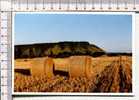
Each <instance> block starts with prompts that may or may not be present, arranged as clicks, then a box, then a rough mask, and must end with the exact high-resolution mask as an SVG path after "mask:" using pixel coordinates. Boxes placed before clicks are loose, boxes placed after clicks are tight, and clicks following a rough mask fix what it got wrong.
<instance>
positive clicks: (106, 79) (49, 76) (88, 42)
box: [12, 12, 133, 95]
mask: <svg viewBox="0 0 139 100" xmlns="http://www.w3.org/2000/svg"><path fill="white" fill-rule="evenodd" d="M132 23H133V15H132V14H105V13H102V14H100V13H98V14H97V13H89V12H88V13H77V12H75V13H64V12H63V13H16V14H15V15H14V17H13V55H12V56H13V59H12V60H13V61H12V62H13V64H12V69H13V70H12V73H13V74H12V75H13V76H12V77H13V80H12V81H13V92H14V93H17V94H24V93H25V94H29V93H31V94H37V93H40V94H41V93H42V94H46V95H47V93H50V94H51V93H57V94H58V93H60V94H65V95H66V93H73V94H74V93H78V95H80V94H82V93H83V95H86V94H88V93H90V94H91V95H93V94H94V93H97V94H100V93H121V94H122V93H133V79H132V78H133V77H132V76H133V66H132V62H133V61H132V58H133V46H132V35H133V28H132Z"/></svg>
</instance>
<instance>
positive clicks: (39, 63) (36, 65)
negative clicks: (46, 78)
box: [31, 57, 47, 76]
mask: <svg viewBox="0 0 139 100" xmlns="http://www.w3.org/2000/svg"><path fill="white" fill-rule="evenodd" d="M46 59H47V57H43V58H33V60H32V62H31V75H33V76H36V75H42V74H45V70H44V64H45V62H46Z"/></svg>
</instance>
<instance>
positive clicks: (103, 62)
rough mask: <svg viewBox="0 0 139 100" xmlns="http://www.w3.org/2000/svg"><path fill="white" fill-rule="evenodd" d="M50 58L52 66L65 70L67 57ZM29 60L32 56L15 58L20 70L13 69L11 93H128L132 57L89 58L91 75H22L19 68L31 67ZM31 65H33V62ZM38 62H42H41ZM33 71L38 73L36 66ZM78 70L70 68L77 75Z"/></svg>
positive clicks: (41, 59) (28, 68)
mask: <svg viewBox="0 0 139 100" xmlns="http://www.w3.org/2000/svg"><path fill="white" fill-rule="evenodd" d="M43 59H44V58H38V59H37V61H38V63H41V62H40V61H42V62H43ZM53 61H54V62H55V63H56V64H57V65H56V67H55V69H58V70H62V71H65V72H67V73H68V70H69V69H68V68H69V67H68V64H69V62H68V60H67V58H55V59H54V58H53ZM31 62H32V59H16V60H15V69H16V68H17V69H20V72H19V71H15V72H14V92H90V93H96V92H112V93H115V92H118V93H119V92H120V93H121V92H132V57H130V56H116V57H108V56H103V57H96V58H93V57H92V58H91V62H92V63H91V68H89V74H91V77H89V78H88V77H86V76H78V77H70V76H67V75H61V74H54V75H53V76H52V77H47V76H46V75H43V74H40V75H37V76H34V75H32V74H31V73H30V74H26V73H25V74H23V73H22V70H23V69H26V70H31V67H32V65H31ZM75 62H79V61H75ZM35 65H36V66H37V62H36V63H35ZM38 65H43V63H41V64H38ZM65 65H67V66H66V67H65ZM17 66H20V67H19V68H18V67H17ZM21 66H22V67H21ZM35 68H36V67H35ZM35 70H36V72H39V70H40V69H39V68H37V69H35ZM73 71H74V72H73ZM79 71H82V70H81V69H79V70H72V72H73V73H77V74H78V72H79ZM81 75H82V74H81Z"/></svg>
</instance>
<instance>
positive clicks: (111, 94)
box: [12, 12, 135, 97]
mask: <svg viewBox="0 0 139 100" xmlns="http://www.w3.org/2000/svg"><path fill="white" fill-rule="evenodd" d="M16 14H92V15H131V16H132V54H133V55H132V93H79V92H71V93H70V92H65V93H64V92H14V67H13V66H14V30H15V29H14V17H15V15H16ZM134 39H135V12H13V15H12V95H34V96H35V95H38V96H44V95H45V96H49V95H51V96H66V95H67V96H68V95H69V96H71V95H75V96H105V95H106V96H126V97H127V96H134V95H135V91H134V90H135V67H133V65H135V40H134Z"/></svg>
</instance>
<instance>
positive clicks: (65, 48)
mask: <svg viewBox="0 0 139 100" xmlns="http://www.w3.org/2000/svg"><path fill="white" fill-rule="evenodd" d="M14 52H15V53H14V54H15V59H16V58H35V57H44V56H49V57H62V58H63V57H68V56H73V55H90V56H93V57H97V56H101V55H103V54H105V51H104V50H102V49H101V48H99V47H98V46H96V45H94V44H89V42H72V41H71V42H57V43H38V44H25V45H15V49H14Z"/></svg>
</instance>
